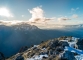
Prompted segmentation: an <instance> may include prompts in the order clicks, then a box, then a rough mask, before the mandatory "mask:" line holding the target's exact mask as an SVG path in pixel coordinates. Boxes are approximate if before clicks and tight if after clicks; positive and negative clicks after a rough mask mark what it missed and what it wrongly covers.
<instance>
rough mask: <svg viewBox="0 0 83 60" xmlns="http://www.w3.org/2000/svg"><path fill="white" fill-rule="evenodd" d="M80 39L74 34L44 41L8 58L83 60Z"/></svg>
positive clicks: (18, 59)
mask: <svg viewBox="0 0 83 60" xmlns="http://www.w3.org/2000/svg"><path fill="white" fill-rule="evenodd" d="M79 41H82V40H80V39H79V38H76V37H72V36H69V37H66V36H64V37H59V38H55V39H51V40H47V41H42V42H41V44H39V45H33V46H32V47H30V48H27V49H26V50H25V51H24V52H20V53H17V54H16V55H14V56H12V57H10V58H8V59H6V60H79V59H80V60H82V59H83V50H80V49H79V47H78V45H80V43H79Z"/></svg>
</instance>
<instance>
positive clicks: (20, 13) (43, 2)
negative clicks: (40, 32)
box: [0, 0, 83, 24]
mask: <svg viewBox="0 0 83 60" xmlns="http://www.w3.org/2000/svg"><path fill="white" fill-rule="evenodd" d="M35 10H36V11H35ZM37 11H39V12H37ZM33 12H35V14H34V13H33ZM36 12H37V13H36ZM38 13H40V14H41V15H40V14H38ZM33 15H37V16H38V15H39V16H38V17H39V18H40V17H41V16H42V17H46V18H45V19H47V20H50V19H49V18H51V19H52V18H54V22H53V23H68V24H76V23H83V0H0V20H3V21H4V20H7V21H12V20H19V21H21V20H23V21H28V20H29V19H31V18H32V16H33ZM37 16H36V17H37ZM42 17H41V18H42Z"/></svg>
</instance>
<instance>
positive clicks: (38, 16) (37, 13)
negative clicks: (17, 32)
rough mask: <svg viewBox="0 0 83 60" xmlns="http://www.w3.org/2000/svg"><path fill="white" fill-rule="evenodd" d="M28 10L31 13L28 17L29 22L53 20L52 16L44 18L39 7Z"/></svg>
mask: <svg viewBox="0 0 83 60" xmlns="http://www.w3.org/2000/svg"><path fill="white" fill-rule="evenodd" d="M29 12H30V13H31V14H32V17H31V19H29V22H35V23H36V22H45V21H49V20H54V18H46V17H44V11H43V10H42V9H41V7H36V8H33V9H32V10H29Z"/></svg>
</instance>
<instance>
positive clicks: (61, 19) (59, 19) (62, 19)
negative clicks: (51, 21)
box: [58, 17, 71, 21]
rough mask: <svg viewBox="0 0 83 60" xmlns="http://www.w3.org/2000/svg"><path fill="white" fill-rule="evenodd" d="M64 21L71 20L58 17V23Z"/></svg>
mask: <svg viewBox="0 0 83 60" xmlns="http://www.w3.org/2000/svg"><path fill="white" fill-rule="evenodd" d="M66 20H71V19H69V18H67V17H60V18H58V21H66Z"/></svg>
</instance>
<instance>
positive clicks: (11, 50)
mask: <svg viewBox="0 0 83 60" xmlns="http://www.w3.org/2000/svg"><path fill="white" fill-rule="evenodd" d="M47 37H48V36H46V35H45V34H43V33H42V32H41V30H40V29H39V28H38V27H37V26H34V25H30V24H25V23H18V24H16V25H11V26H6V25H0V52H2V53H3V54H4V55H5V56H11V55H13V54H15V53H17V52H18V51H19V49H20V48H21V47H22V46H27V45H28V47H30V46H31V45H32V44H38V43H40V42H41V41H42V40H44V39H47ZM38 40H39V41H38ZM37 41H38V42H37ZM27 43H28V44H27Z"/></svg>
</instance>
